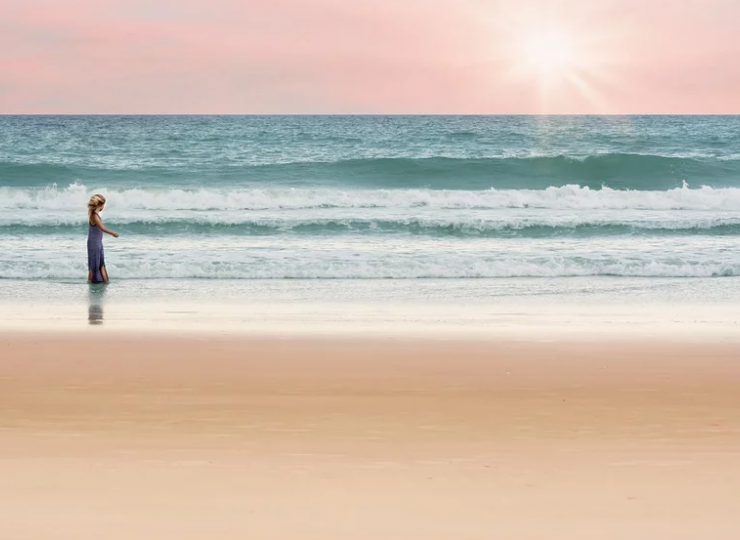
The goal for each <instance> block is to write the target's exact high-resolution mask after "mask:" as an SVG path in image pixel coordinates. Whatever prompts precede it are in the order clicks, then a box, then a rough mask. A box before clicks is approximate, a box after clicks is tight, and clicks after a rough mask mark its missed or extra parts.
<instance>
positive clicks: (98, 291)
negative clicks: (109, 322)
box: [87, 283, 107, 325]
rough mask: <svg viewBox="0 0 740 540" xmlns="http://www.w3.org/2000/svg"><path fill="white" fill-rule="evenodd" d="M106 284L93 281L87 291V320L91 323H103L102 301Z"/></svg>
mask: <svg viewBox="0 0 740 540" xmlns="http://www.w3.org/2000/svg"><path fill="white" fill-rule="evenodd" d="M106 288H107V284H105V283H93V284H91V285H90V290H89V291H88V310H87V321H88V323H89V324H92V325H101V324H103V301H104V299H105V290H106Z"/></svg>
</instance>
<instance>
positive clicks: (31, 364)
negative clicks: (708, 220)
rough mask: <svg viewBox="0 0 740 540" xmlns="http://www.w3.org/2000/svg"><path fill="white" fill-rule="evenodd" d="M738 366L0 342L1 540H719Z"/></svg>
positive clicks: (619, 356)
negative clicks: (702, 539)
mask: <svg viewBox="0 0 740 540" xmlns="http://www.w3.org/2000/svg"><path fill="white" fill-rule="evenodd" d="M739 389H740V345H733V344H723V345H720V344H709V343H695V344H687V343H667V342H656V341H652V342H649V341H641V342H636V341H635V342H629V341H625V340H623V341H620V342H606V341H604V342H589V343H585V342H580V343H579V342H576V341H568V342H565V341H560V342H553V343H532V342H530V343H525V342H520V343H516V342H503V341H499V342H484V341H477V342H465V341H435V342H430V341H423V340H390V339H376V340H368V339H360V338H356V339H349V338H347V339H333V340H332V339H322V340H319V339H314V340H311V339H283V340H281V339H272V338H271V339H259V338H211V337H207V336H200V337H197V338H195V337H190V338H186V337H183V338H177V337H172V336H170V337H154V336H151V337H147V338H137V337H135V336H133V335H130V336H122V335H116V336H114V337H109V338H107V339H103V338H100V337H89V336H85V335H81V334H75V335H70V336H68V337H55V336H52V335H48V334H47V335H44V336H42V335H33V334H29V333H24V334H16V335H3V336H0V478H2V482H1V483H0V538H8V539H13V540H16V539H18V540H26V539H42V538H43V539H49V538H53V539H65V540H66V539H70V540H72V539H74V540H86V539H90V540H92V539H95V540H98V539H100V538H106V539H112V540H119V539H120V540H123V539H134V538H137V539H138V538H160V539H169V538H171V539H178V540H190V539H193V540H194V539H211V538H219V539H232V538H233V539H243V538H260V539H280V540H282V539H295V538H301V539H317V540H318V539H321V540H327V539H340V538H341V539H346V538H352V539H358V540H364V539H368V540H369V539H373V540H375V539H378V538H386V539H399V540H400V539H403V540H407V539H420V540H421V539H424V540H430V539H440V540H441V539H445V540H447V539H450V538H455V539H456V540H467V539H481V540H482V539H486V540H487V539H490V538H506V539H527V540H532V539H543V540H544V539H556V540H557V539H563V540H566V539H567V540H578V539H584V540H586V539H588V540H592V539H615V540H616V539H620V540H621V539H635V538H649V539H651V540H655V539H671V540H677V539H687V540H688V539H691V540H694V539H696V538H712V539H713V540H718V539H719V540H723V539H728V540H729V539H735V538H737V537H738V535H739V534H740V519H739V518H738V516H740V502H738V497H737V492H738V488H739V486H740V390H739Z"/></svg>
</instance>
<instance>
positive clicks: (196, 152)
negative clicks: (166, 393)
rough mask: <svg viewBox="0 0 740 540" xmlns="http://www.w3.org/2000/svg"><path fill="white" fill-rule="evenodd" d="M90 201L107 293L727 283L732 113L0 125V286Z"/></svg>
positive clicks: (56, 119) (29, 120) (738, 127)
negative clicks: (100, 222)
mask: <svg viewBox="0 0 740 540" xmlns="http://www.w3.org/2000/svg"><path fill="white" fill-rule="evenodd" d="M97 192H99V193H103V194H105V195H106V197H107V198H108V200H109V204H108V205H107V207H106V210H105V213H104V215H103V218H104V220H105V222H106V224H107V225H108V226H109V227H111V228H113V229H115V230H117V231H119V232H120V233H121V237H120V238H119V239H113V238H109V237H106V240H105V246H106V260H107V262H108V266H109V272H110V274H111V277H112V278H113V279H114V280H118V281H121V280H123V281H127V280H138V281H141V280H161V279H188V280H202V279H207V280H226V279H228V280H257V279H260V280H283V279H303V280H308V282H310V281H311V280H318V279H333V280H368V279H374V280H399V279H403V280H415V279H442V280H453V281H454V280H455V279H465V280H466V281H464V283H465V284H467V285H465V286H466V287H472V286H473V285H470V283H475V280H476V279H484V278H490V279H503V278H507V279H508V278H512V279H518V278H535V277H540V278H548V279H549V280H554V281H553V283H554V284H555V285H554V286H555V289H557V288H558V286H557V283H563V284H564V283H565V281H559V280H565V279H568V278H572V277H578V276H580V277H596V276H610V277H616V278H629V277H634V278H670V279H674V280H684V279H689V278H709V279H708V280H707V281H706V283H724V284H725V285H723V286H725V287H727V286H729V282H728V281H727V280H719V281H717V280H716V279H712V278H728V277H731V276H740V250H739V249H738V247H740V117H732V116H730V117H678V116H676V117H399V116H376V117H342V116H337V117H198V116H188V117H169V116H163V117H136V116H132V117H109V116H104V117H68V116H34V117H16V116H6V117H0V279H3V280H6V283H8V281H7V280H23V281H24V282H25V281H27V280H31V281H37V282H38V281H46V282H59V283H77V282H84V279H85V277H86V257H85V235H86V212H85V205H86V202H87V199H88V198H89V196H90V195H91V194H93V193H97ZM471 280H472V281H471ZM732 281H733V282H734V280H732ZM188 283H191V282H190V281H189V282H188ZM460 283H463V282H460ZM5 289H6V290H9V288H8V287H5ZM565 289H566V287H565V285H563V290H565Z"/></svg>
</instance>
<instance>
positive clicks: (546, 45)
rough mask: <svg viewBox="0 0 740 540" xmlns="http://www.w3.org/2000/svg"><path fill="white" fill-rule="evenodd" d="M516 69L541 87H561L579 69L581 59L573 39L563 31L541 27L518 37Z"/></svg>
mask: <svg viewBox="0 0 740 540" xmlns="http://www.w3.org/2000/svg"><path fill="white" fill-rule="evenodd" d="M518 49H519V51H520V55H521V56H520V58H519V64H520V69H521V70H522V71H523V72H524V73H526V74H531V75H534V76H536V77H537V78H538V79H539V81H540V83H541V84H545V85H548V86H552V85H555V84H562V83H563V82H565V81H567V79H568V78H569V77H570V76H571V75H572V73H573V72H574V71H576V70H578V68H579V64H580V63H581V62H582V60H583V59H582V58H580V57H579V51H578V49H577V47H576V44H575V43H574V39H573V37H572V36H571V35H569V34H568V33H567V32H566V31H565V30H564V29H562V28H557V27H545V28H538V29H535V30H531V31H530V32H528V33H525V34H524V35H522V36H521V37H520V43H519V44H518Z"/></svg>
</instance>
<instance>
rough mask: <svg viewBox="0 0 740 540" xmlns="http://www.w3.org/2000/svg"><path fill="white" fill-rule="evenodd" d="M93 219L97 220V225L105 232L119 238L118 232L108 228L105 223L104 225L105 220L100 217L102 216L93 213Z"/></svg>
mask: <svg viewBox="0 0 740 540" xmlns="http://www.w3.org/2000/svg"><path fill="white" fill-rule="evenodd" d="M93 221H94V222H95V225H97V226H98V227H100V230H101V231H103V232H104V233H108V234H110V235H111V236H112V237H113V238H118V233H117V232H115V231H111V230H110V229H106V228H105V225H103V220H102V219H100V216H99V215H98V214H93Z"/></svg>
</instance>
